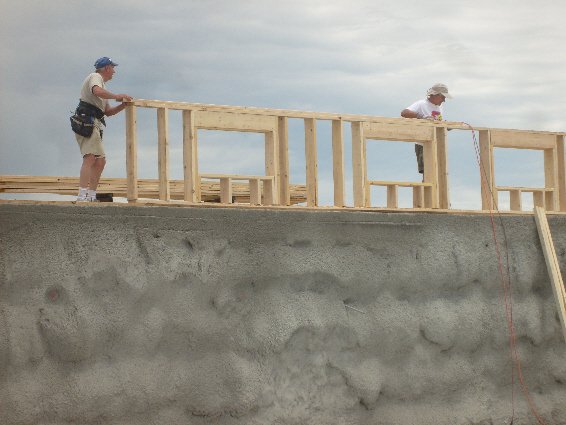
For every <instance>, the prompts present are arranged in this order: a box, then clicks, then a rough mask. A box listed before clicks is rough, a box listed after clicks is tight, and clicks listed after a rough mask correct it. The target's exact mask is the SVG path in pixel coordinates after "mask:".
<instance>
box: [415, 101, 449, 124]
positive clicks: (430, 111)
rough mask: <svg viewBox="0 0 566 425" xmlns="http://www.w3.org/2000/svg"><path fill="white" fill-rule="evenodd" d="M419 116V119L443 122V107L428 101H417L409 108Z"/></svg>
mask: <svg viewBox="0 0 566 425" xmlns="http://www.w3.org/2000/svg"><path fill="white" fill-rule="evenodd" d="M407 109H408V110H409V111H413V112H415V113H416V114H417V118H421V119H422V118H432V119H433V120H435V121H442V120H443V118H442V115H443V113H442V112H443V111H442V105H435V104H434V103H432V102H431V101H430V100H428V99H422V100H417V101H416V102H415V103H413V104H412V105H411V106H409V107H408V108H407Z"/></svg>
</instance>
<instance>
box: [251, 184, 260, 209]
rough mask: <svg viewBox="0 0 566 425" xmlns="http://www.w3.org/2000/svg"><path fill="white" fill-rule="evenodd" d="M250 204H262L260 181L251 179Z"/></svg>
mask: <svg viewBox="0 0 566 425" xmlns="http://www.w3.org/2000/svg"><path fill="white" fill-rule="evenodd" d="M250 204H251V205H260V204H261V188H260V186H259V179H250Z"/></svg>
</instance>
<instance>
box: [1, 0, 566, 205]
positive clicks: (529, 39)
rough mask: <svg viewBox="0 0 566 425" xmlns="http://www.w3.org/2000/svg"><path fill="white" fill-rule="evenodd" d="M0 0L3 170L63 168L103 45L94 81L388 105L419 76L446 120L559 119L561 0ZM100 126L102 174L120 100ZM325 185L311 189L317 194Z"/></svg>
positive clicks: (128, 89) (240, 101)
mask: <svg viewBox="0 0 566 425" xmlns="http://www.w3.org/2000/svg"><path fill="white" fill-rule="evenodd" d="M0 5H1V7H2V15H1V16H0V37H1V39H2V40H3V41H2V43H1V44H0V57H1V58H2V61H0V75H2V84H1V85H0V169H1V170H2V171H1V173H5V174H30V175H33V174H50V175H76V174H77V173H78V167H79V166H80V157H79V153H78V149H77V147H76V143H75V141H74V137H73V134H72V133H71V132H70V129H69V125H68V116H69V110H70V109H73V108H74V106H75V104H76V102H77V100H78V99H77V96H78V91H79V87H80V84H81V82H82V80H83V79H84V77H85V76H86V75H87V74H88V73H89V72H91V71H92V64H93V63H94V60H95V59H96V58H97V57H100V56H104V55H108V56H111V57H112V58H113V59H115V60H116V61H118V63H119V64H120V65H119V67H118V72H117V74H116V76H115V78H114V79H113V80H112V81H111V82H110V83H109V85H108V88H109V89H110V90H113V91H115V92H125V93H129V94H131V95H133V96H135V97H138V98H148V99H161V100H178V101H187V102H200V103H213V104H232V105H242V106H259V107H273V108H289V109H303V110H314V111H327V112H341V113H360V114H374V115H379V116H398V115H399V111H400V110H401V109H403V108H404V107H406V106H407V105H409V104H410V103H412V102H413V101H415V100H416V99H418V98H421V97H423V96H424V93H425V92H426V89H427V88H428V87H430V85H432V84H434V83H436V82H444V83H446V84H447V85H448V86H449V87H450V90H451V92H453V93H454V95H455V98H454V99H453V100H450V101H449V102H447V104H446V116H447V118H448V119H450V120H457V121H465V122H469V123H471V124H473V125H475V126H481V127H487V126H491V127H498V128H520V129H536V130H553V131H561V130H563V129H564V120H563V111H564V106H565V105H564V101H563V93H565V92H566V81H565V80H564V79H563V77H562V74H563V70H564V68H565V65H566V58H565V57H564V55H562V52H561V50H560V49H561V46H562V45H563V44H564V41H565V38H566V36H565V35H564V32H563V31H562V30H561V27H562V17H563V16H564V15H565V12H566V4H562V3H560V2H550V1H543V2H542V3H537V4H534V3H532V2H529V1H525V0H520V1H516V0H515V1H510V0H502V1H500V2H496V3H493V2H491V1H490V2H488V1H487V0H478V1H475V2H473V3H461V2H459V3H454V2H453V3H450V2H445V1H440V0H431V1H429V2H421V1H416V0H401V1H398V2H388V3H387V2H374V1H369V0H367V1H365V0H354V1H352V2H349V3H347V4H346V3H339V2H334V3H332V2H331V3H329V2H327V1H302V2H299V1H286V2H276V1H271V0H268V1H255V0H253V1H245V2H232V1H223V0H207V1H196V0H189V1H180V0H172V1H167V2H157V1H153V0H135V1H134V0H121V1H118V2H116V1H109V0H101V1H98V2H95V3H92V2H87V1H85V0H79V1H74V2H68V1H63V0H51V1H49V2H44V1H39V0H29V1H25V2H13V1H8V0H0ZM32 29H33V30H32ZM145 119H147V120H150V121H151V122H152V123H153V121H154V119H155V118H154V116H153V115H151V114H147V118H144V120H145ZM172 124H173V123H172ZM140 125H142V126H143V125H146V124H144V123H140ZM151 125H154V124H151ZM295 127H296V131H295V132H294V133H292V134H291V136H292V138H293V142H292V145H291V148H292V151H291V158H297V160H296V161H298V162H297V164H299V165H294V166H293V167H292V170H293V172H294V173H296V174H295V175H292V179H293V180H295V181H298V180H299V179H304V171H303V166H302V162H301V158H303V160H302V161H304V146H303V145H302V141H301V137H302V134H301V131H302V130H301V128H300V125H296V126H295ZM171 131H172V132H173V133H174V132H179V131H180V130H179V129H178V128H177V129H175V130H174V129H172V130H171ZM321 137H322V136H321ZM105 138H106V146H107V151H108V159H109V162H108V165H107V169H106V170H105V175H106V176H111V175H112V176H117V174H121V175H123V174H125V171H124V170H125V154H124V118H123V115H121V116H117V117H111V118H110V119H109V120H108V128H107V131H106V136H105ZM147 138H148V142H147V143H148V148H147V152H148V155H147V156H144V157H143V162H142V165H141V167H140V168H141V169H148V170H150V169H151V170H153V169H155V168H156V162H157V158H156V157H153V158H152V154H151V152H153V150H152V149H153V148H150V147H149V146H150V145H151V143H155V142H151V141H149V139H150V137H149V136H147ZM211 143H214V142H211ZM319 143H320V144H328V143H329V141H328V140H322V139H321V140H320V142H319ZM455 145H456V146H461V145H460V144H458V143H457V142H455ZM244 150H245V149H244ZM321 152H324V153H322V154H321V155H320V157H319V159H320V161H321V164H320V166H319V170H320V172H321V175H323V178H325V179H326V176H325V175H324V174H323V173H329V171H328V170H331V163H330V158H329V154H328V151H321ZM218 154H219V152H215V151H214V150H211V151H210V154H207V156H206V158H205V157H203V158H201V160H202V161H204V162H203V166H204V167H205V168H206V167H209V165H210V166H217V165H218V164H221V163H222V162H223V161H218V160H217V159H218V158H217V155H218ZM466 154H467V153H466ZM259 155H260V156H261V152H260V153H259ZM251 156H253V154H252V153H251V151H246V152H244V151H243V153H242V157H245V158H248V157H251ZM462 156H463V155H462ZM240 160H242V165H243V166H244V165H245V166H246V167H248V166H249V167H251V168H253V167H254V165H253V164H247V163H246V162H245V161H243V158H240ZM140 161H142V159H140ZM460 161H461V159H460V158H459V155H455V159H454V160H452V161H451V162H450V165H451V166H453V167H455V168H457V167H458V166H459V164H460ZM215 163H216V165H215ZM346 165H347V169H348V167H349V166H350V164H349V157H347V162H346ZM246 172H247V171H246ZM506 172H507V171H506V169H505V168H503V169H502V171H501V173H503V174H504V173H506ZM511 172H512V167H511V168H509V173H511ZM462 184H469V185H471V187H475V186H476V182H463V183H462ZM326 186H328V185H326ZM326 186H325V188H324V193H323V188H321V194H320V197H321V199H331V198H332V192H331V191H330V192H329V193H326V192H328V190H327V187H326ZM348 191H349V192H351V189H350V186H348ZM456 192H458V193H465V190H453V191H452V193H456ZM350 195H351V194H350V193H349V195H348V196H350Z"/></svg>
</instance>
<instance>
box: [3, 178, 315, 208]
mask: <svg viewBox="0 0 566 425" xmlns="http://www.w3.org/2000/svg"><path fill="white" fill-rule="evenodd" d="M169 184H170V193H171V199H173V200H183V199H184V195H183V194H184V182H183V180H170V181H169ZM289 186H290V192H291V204H292V205H294V204H299V203H302V202H306V186H305V185H300V184H291V185H289ZM78 187H79V178H78V177H59V176H11V175H0V193H54V194H58V195H76V194H77V190H78ZM97 191H98V192H100V193H103V192H108V193H112V194H113V196H115V197H124V198H125V197H126V193H127V180H126V179H125V178H101V179H100V183H99V185H98V189H97ZM138 196H139V197H140V198H149V199H159V180H157V179H138ZM232 196H233V198H234V202H241V203H249V201H250V188H249V183H247V182H238V183H236V182H234V183H232ZM201 197H202V201H204V202H220V182H214V181H206V180H204V181H202V182H201Z"/></svg>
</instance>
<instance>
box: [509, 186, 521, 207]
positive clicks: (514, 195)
mask: <svg viewBox="0 0 566 425" xmlns="http://www.w3.org/2000/svg"><path fill="white" fill-rule="evenodd" d="M509 205H510V209H511V211H521V210H522V209H523V208H522V201H521V190H520V189H516V190H510V191H509Z"/></svg>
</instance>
